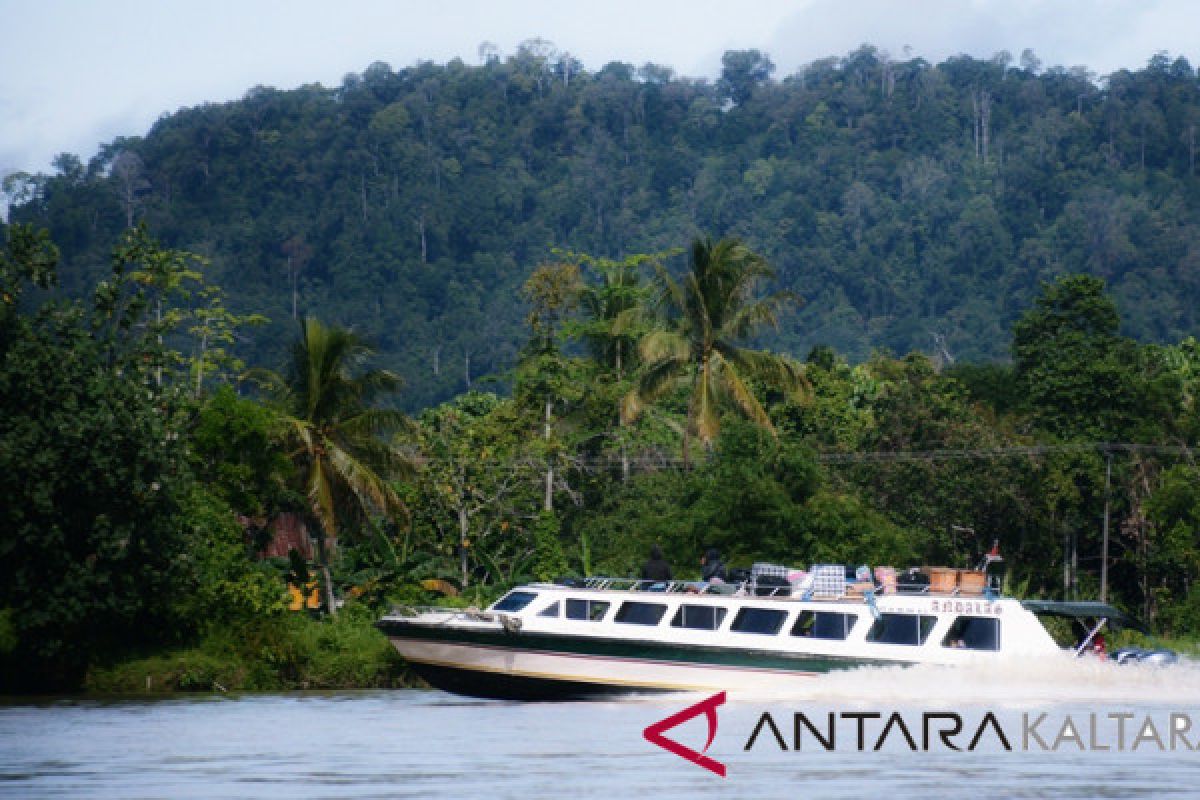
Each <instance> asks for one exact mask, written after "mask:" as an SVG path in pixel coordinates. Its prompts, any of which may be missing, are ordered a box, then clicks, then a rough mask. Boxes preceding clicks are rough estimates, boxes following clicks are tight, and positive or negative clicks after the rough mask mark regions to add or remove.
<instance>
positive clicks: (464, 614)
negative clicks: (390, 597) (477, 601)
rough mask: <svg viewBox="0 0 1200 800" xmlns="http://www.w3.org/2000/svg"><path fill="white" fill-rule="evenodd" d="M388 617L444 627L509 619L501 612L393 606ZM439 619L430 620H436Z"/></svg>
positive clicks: (476, 609) (501, 621)
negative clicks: (464, 621) (420, 621)
mask: <svg viewBox="0 0 1200 800" xmlns="http://www.w3.org/2000/svg"><path fill="white" fill-rule="evenodd" d="M389 616H393V617H406V618H415V617H422V618H423V620H422V621H423V622H435V621H436V623H437V624H439V625H444V624H446V623H449V622H458V621H462V620H469V621H471V622H500V623H503V622H504V621H505V620H506V619H508V618H509V616H510V615H509V614H506V613H504V612H502V611H483V610H481V609H478V608H446V607H445V606H394V607H393V608H392V612H391V614H390V615H389ZM438 617H440V619H431V618H438Z"/></svg>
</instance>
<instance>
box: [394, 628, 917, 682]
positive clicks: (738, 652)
mask: <svg viewBox="0 0 1200 800" xmlns="http://www.w3.org/2000/svg"><path fill="white" fill-rule="evenodd" d="M376 626H377V627H378V628H379V629H380V630H382V631H383V632H384V633H385V634H387V635H388V636H391V637H394V638H397V639H410V640H417V641H426V642H443V643H446V644H464V645H479V646H487V647H498V648H504V649H509V650H524V651H532V652H539V653H562V654H565V655H582V656H598V657H604V658H620V659H630V660H637V661H662V662H670V663H676V664H704V665H712V666H721V667H745V668H749V669H773V670H779V671H783V672H831V671H833V670H841V669H852V668H854V667H866V666H907V665H909V664H912V663H914V662H912V661H906V660H900V659H897V660H894V661H893V660H888V659H869V658H859V657H854V656H829V655H809V654H804V653H796V654H790V653H780V652H778V651H771V650H762V649H754V648H734V647H715V646H714V647H706V646H703V645H693V644H678V643H674V642H652V641H634V640H630V639H611V638H604V637H592V636H571V635H568V634H551V633H527V632H518V633H508V632H505V631H469V630H463V629H461V628H457V629H456V628H448V627H430V626H425V625H414V624H412V623H407V622H401V621H397V620H386V619H385V620H380V621H379V622H377V623H376Z"/></svg>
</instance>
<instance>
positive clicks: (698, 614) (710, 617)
mask: <svg viewBox="0 0 1200 800" xmlns="http://www.w3.org/2000/svg"><path fill="white" fill-rule="evenodd" d="M724 621H725V609H723V608H719V607H717V606H693V605H688V604H687V603H684V604H683V605H681V606H680V607H679V610H678V611H676V612H675V616H674V617H673V618H672V619H671V627H672V628H694V629H695V630H698V631H715V630H716V629H717V628H719V627H721V623H722V622H724Z"/></svg>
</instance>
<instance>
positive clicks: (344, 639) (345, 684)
mask: <svg viewBox="0 0 1200 800" xmlns="http://www.w3.org/2000/svg"><path fill="white" fill-rule="evenodd" d="M375 619H376V614H375V612H374V611H373V610H371V609H370V608H367V607H364V606H359V605H348V606H347V607H346V608H345V610H344V612H343V613H342V614H340V615H338V617H337V618H336V619H334V618H327V619H323V620H313V619H309V618H307V617H303V616H297V615H289V616H277V617H266V618H261V619H258V620H256V621H247V622H245V623H243V624H241V625H237V626H233V627H223V628H217V629H214V630H213V631H211V632H210V633H209V634H208V635H207V636H205V637H204V638H203V639H202V640H201V641H200V642H199V643H198V644H197V645H196V646H193V647H186V648H178V649H172V650H166V651H163V652H159V653H155V654H152V655H144V656H141V657H135V658H127V659H124V660H122V661H120V662H118V663H112V664H98V665H96V666H94V667H93V668H92V669H91V670H90V671H89V672H88V675H87V681H86V684H85V687H86V688H87V690H88V691H91V692H96V693H101V694H105V693H144V692H174V691H183V692H189V691H190V692H213V691H231V692H234V691H280V690H286V689H348V688H364V687H379V688H390V687H394V686H400V685H404V684H406V683H409V684H411V682H412V679H411V678H408V677H407V676H406V675H405V672H404V667H403V662H402V661H401V659H400V657H399V655H397V653H396V651H395V649H394V648H393V647H392V646H391V644H389V643H388V640H387V638H386V637H385V636H384V635H383V634H381V633H380V632H379V631H377V630H375V628H374V621H375Z"/></svg>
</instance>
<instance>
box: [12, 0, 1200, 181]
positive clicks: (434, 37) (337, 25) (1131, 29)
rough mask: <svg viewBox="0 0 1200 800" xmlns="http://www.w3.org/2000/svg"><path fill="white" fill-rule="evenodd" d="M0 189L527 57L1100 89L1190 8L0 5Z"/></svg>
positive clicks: (1192, 36)
mask: <svg viewBox="0 0 1200 800" xmlns="http://www.w3.org/2000/svg"><path fill="white" fill-rule="evenodd" d="M0 31H3V35H2V36H0V177H2V176H4V175H7V174H9V173H10V172H14V171H18V170H23V171H26V172H50V171H52V168H51V166H50V164H51V161H52V159H53V158H54V156H55V155H56V154H58V153H63V152H67V153H73V154H75V155H78V156H79V157H80V158H81V159H82V160H83V161H85V162H86V161H87V160H88V159H89V158H91V157H92V156H93V155H95V154H96V152H97V151H98V149H99V147H100V145H101V144H103V143H106V142H110V141H112V140H113V139H114V138H116V137H117V136H140V135H143V134H145V133H146V132H147V131H148V130H149V128H150V126H151V125H153V124H154V121H155V120H156V119H157V118H158V117H160V116H161V115H163V114H165V113H170V112H172V111H176V110H178V109H180V108H185V107H190V106H196V105H200V104H203V103H208V102H224V101H228V100H236V99H238V98H240V97H241V96H242V95H243V94H245V92H246V90H247V89H250V88H252V87H254V86H272V87H275V88H279V89H290V88H295V87H297V86H301V85H304V84H311V83H320V84H322V85H324V86H337V85H339V84H340V83H341V80H342V77H343V76H344V75H346V74H347V73H351V72H362V71H363V70H364V69H365V68H366V67H367V66H368V65H369V64H371V63H373V62H376V61H383V62H385V63H387V64H389V65H391V67H392V68H393V69H396V70H398V69H401V68H403V67H406V66H410V65H412V64H415V63H416V62H418V61H434V62H436V63H445V62H446V61H448V60H450V59H453V58H456V57H457V58H461V59H462V60H463V61H464V62H466V63H468V64H477V63H479V52H480V45H481V44H482V43H484V42H490V43H492V44H494V45H495V46H496V47H497V48H498V50H499V53H500V55H501V56H502V57H504V56H507V55H510V54H512V53H514V52H515V51H516V49H517V47H518V45H519V44H520V43H521V42H523V41H526V40H528V39H534V38H541V39H545V40H548V41H549V42H551V43H552V44H553V45H554V47H555V48H556V49H557V51H559V52H560V53H561V52H566V53H570V54H571V55H572V56H573V57H575V58H577V59H579V60H580V61H582V62H583V64H584V67H585V68H587V69H588V70H592V71H594V70H598V69H600V68H601V67H603V66H604V65H605V64H607V63H608V62H610V61H625V62H628V63H632V64H634V65H638V66H640V65H642V64H644V63H646V62H653V63H655V64H660V65H663V66H668V67H671V68H673V69H674V70H675V72H676V74H677V75H683V76H688V77H693V78H701V77H707V78H710V79H715V78H716V77H717V76H718V75H719V74H720V70H721V55H722V54H723V53H724V52H725V51H727V50H747V49H751V48H755V49H758V50H761V51H763V52H765V53H766V54H767V55H768V56H769V57H770V58H771V60H772V61H773V62H774V63H775V65H776V67H777V69H776V72H775V77H776V78H782V77H785V76H787V75H790V74H792V73H794V72H796V71H797V70H798V69H799V68H801V67H803V66H804V65H805V64H809V63H811V62H813V61H815V60H817V59H821V58H826V57H829V56H844V55H846V54H847V53H849V52H851V51H852V50H854V49H856V48H857V47H859V46H860V45H862V44H871V45H874V46H875V47H878V48H879V49H880V50H883V51H885V52H887V53H888V54H890V55H891V56H892V57H893V58H896V59H903V58H906V57H917V56H920V57H923V58H925V59H927V60H929V61H931V62H934V63H936V62H939V61H942V60H944V59H945V58H947V57H948V56H951V55H956V54H960V53H963V54H967V55H971V56H974V57H978V58H987V57H991V56H992V55H994V54H995V53H997V52H1000V51H1002V50H1006V51H1008V52H1009V53H1011V54H1012V55H1013V57H1014V59H1016V58H1019V56H1020V54H1021V52H1022V51H1023V50H1025V49H1026V48H1028V49H1031V50H1032V51H1033V52H1034V53H1035V54H1036V55H1037V57H1038V58H1039V59H1041V61H1042V62H1043V65H1044V66H1046V67H1050V66H1064V67H1072V66H1076V65H1083V66H1086V67H1087V68H1088V69H1090V70H1092V71H1093V72H1095V73H1096V74H1097V76H1104V75H1107V74H1109V73H1111V72H1114V71H1116V70H1118V69H1122V68H1128V69H1139V68H1141V67H1143V66H1145V64H1146V62H1147V61H1148V60H1149V59H1150V57H1151V56H1153V55H1154V54H1155V53H1157V52H1160V51H1165V52H1167V53H1168V54H1169V55H1170V56H1171V57H1172V58H1174V57H1177V56H1183V57H1185V58H1187V59H1188V61H1189V62H1190V63H1191V64H1192V65H1193V66H1196V65H1200V36H1198V35H1197V33H1200V2H1197V0H590V2H571V0H337V1H336V2H335V1H334V0H205V2H196V1H195V0H186V1H184V0H0Z"/></svg>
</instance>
